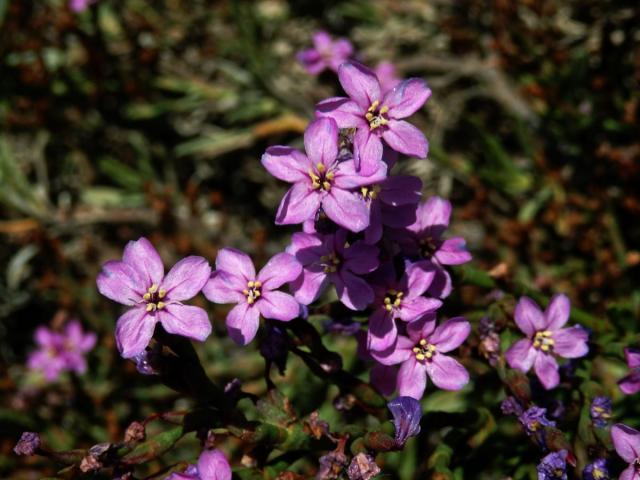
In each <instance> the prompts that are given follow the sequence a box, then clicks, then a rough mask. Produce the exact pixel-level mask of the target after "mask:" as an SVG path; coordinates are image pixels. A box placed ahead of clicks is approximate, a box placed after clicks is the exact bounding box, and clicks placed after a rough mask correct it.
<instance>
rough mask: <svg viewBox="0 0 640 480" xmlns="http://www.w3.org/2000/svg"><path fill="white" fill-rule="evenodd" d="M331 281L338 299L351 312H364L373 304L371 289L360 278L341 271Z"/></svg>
mask: <svg viewBox="0 0 640 480" xmlns="http://www.w3.org/2000/svg"><path fill="white" fill-rule="evenodd" d="M333 281H334V284H335V287H336V293H337V294H338V298H339V299H340V301H341V302H342V303H343V304H344V305H346V306H347V307H348V308H350V309H351V310H364V309H365V308H367V306H368V305H369V304H371V302H373V289H372V288H371V287H370V286H369V284H368V283H367V282H365V281H364V280H363V279H361V278H360V277H356V276H355V275H353V274H352V273H350V272H347V271H343V272H342V273H341V274H340V275H336V276H334V277H333Z"/></svg>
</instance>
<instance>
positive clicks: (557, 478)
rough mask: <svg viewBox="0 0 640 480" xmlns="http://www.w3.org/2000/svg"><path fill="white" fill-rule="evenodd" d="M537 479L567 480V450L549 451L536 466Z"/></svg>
mask: <svg viewBox="0 0 640 480" xmlns="http://www.w3.org/2000/svg"><path fill="white" fill-rule="evenodd" d="M537 470H538V480H567V451H566V450H560V451H559V452H551V453H550V454H549V455H547V456H546V457H544V458H543V459H542V460H541V461H540V463H539V464H538V467H537Z"/></svg>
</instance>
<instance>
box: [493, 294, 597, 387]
mask: <svg viewBox="0 0 640 480" xmlns="http://www.w3.org/2000/svg"><path fill="white" fill-rule="evenodd" d="M570 309H571V306H570V304H569V299H568V298H567V296H566V295H556V296H554V297H553V298H552V299H551V302H550V303H549V306H548V307H547V309H546V310H545V311H544V313H543V312H542V311H541V310H540V308H539V307H538V305H537V304H536V303H535V302H534V301H533V300H531V299H530V298H529V297H522V298H520V301H519V302H518V304H517V305H516V310H515V321H516V324H517V325H518V327H519V328H520V330H522V332H524V333H525V334H526V336H527V338H525V339H522V340H518V341H517V342H516V343H514V344H513V345H512V346H511V347H510V348H509V350H508V351H507V352H506V354H505V357H506V359H507V362H509V366H510V367H511V368H516V369H518V370H520V371H521V372H523V373H526V372H528V371H529V370H530V369H531V367H532V366H533V367H534V369H535V372H536V375H537V376H538V379H540V383H542V385H543V386H544V388H546V389H547V390H549V389H552V388H554V387H556V386H557V385H558V383H560V375H559V374H558V363H557V362H556V359H555V358H554V354H555V355H558V356H560V357H563V358H579V357H583V356H584V355H586V354H587V352H588V351H589V347H588V346H587V340H588V337H589V334H588V333H587V331H586V330H585V329H583V328H582V327H580V326H579V325H576V326H574V327H570V328H562V327H563V326H564V324H565V323H567V320H569V311H570Z"/></svg>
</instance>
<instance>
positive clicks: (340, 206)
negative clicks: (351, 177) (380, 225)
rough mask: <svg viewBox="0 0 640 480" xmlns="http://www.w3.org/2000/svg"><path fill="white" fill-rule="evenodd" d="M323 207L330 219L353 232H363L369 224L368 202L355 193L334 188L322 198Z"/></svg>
mask: <svg viewBox="0 0 640 480" xmlns="http://www.w3.org/2000/svg"><path fill="white" fill-rule="evenodd" d="M322 208H323V210H324V213H326V215H327V217H329V219H331V220H332V221H334V222H335V223H337V224H338V225H340V226H341V227H343V228H346V229H347V230H351V231H352V232H361V231H362V230H364V229H365V228H367V227H368V226H369V209H368V208H367V204H366V203H365V201H364V200H363V199H362V198H361V197H358V196H357V195H355V194H354V193H351V192H347V191H346V190H342V189H340V188H332V189H331V191H330V192H329V195H327V196H326V197H324V199H323V200H322Z"/></svg>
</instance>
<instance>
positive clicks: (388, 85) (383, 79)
mask: <svg viewBox="0 0 640 480" xmlns="http://www.w3.org/2000/svg"><path fill="white" fill-rule="evenodd" d="M373 71H374V73H375V74H376V77H378V81H379V82H380V89H381V90H382V93H383V94H384V93H387V92H388V91H389V90H392V89H393V88H394V87H395V86H396V85H398V84H399V83H400V82H401V81H402V80H401V79H400V78H399V77H398V74H397V72H396V67H395V65H394V64H393V63H391V62H388V61H384V62H380V63H379V64H378V65H376V68H375V69H374V70H373Z"/></svg>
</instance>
